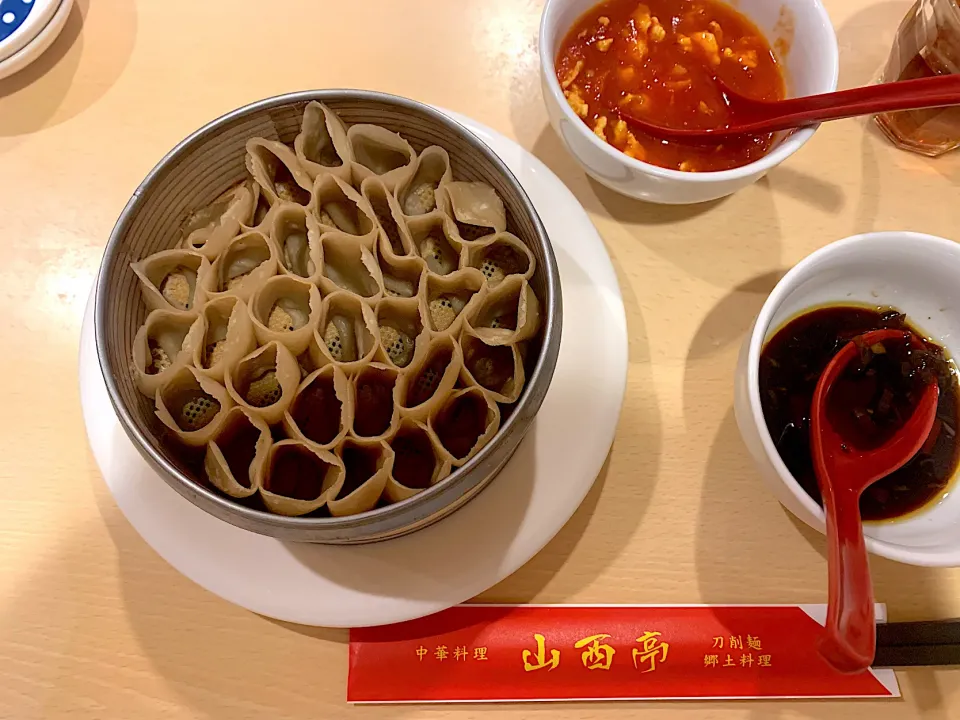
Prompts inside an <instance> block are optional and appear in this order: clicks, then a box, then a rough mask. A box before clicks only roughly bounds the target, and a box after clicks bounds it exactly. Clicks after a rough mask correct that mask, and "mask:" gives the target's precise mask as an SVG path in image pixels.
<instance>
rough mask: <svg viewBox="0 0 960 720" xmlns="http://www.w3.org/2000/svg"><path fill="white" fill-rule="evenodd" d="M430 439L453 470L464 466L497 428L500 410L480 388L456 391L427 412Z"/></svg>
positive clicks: (495, 432)
mask: <svg viewBox="0 0 960 720" xmlns="http://www.w3.org/2000/svg"><path fill="white" fill-rule="evenodd" d="M428 428H429V430H430V436H431V438H432V439H433V441H434V445H435V447H436V448H437V450H438V451H439V453H440V455H441V456H442V457H444V458H445V459H446V460H449V461H450V463H451V464H452V465H453V466H455V467H460V466H461V465H463V464H465V463H466V462H467V461H468V460H469V459H470V458H472V457H473V456H474V455H476V454H477V453H478V452H480V450H481V449H482V448H483V447H484V445H486V444H487V443H488V442H490V439H491V438H492V437H493V436H494V435H496V434H497V430H499V429H500V408H499V407H497V404H496V403H495V402H494V401H493V400H492V399H491V398H490V396H489V395H488V394H487V393H485V392H483V390H481V389H480V388H477V387H471V388H465V389H463V390H457V391H455V392H453V393H452V394H451V395H449V396H448V397H447V398H445V401H444V402H443V403H439V404H437V406H436V407H435V408H434V409H433V410H432V412H431V413H430V418H429V422H428Z"/></svg>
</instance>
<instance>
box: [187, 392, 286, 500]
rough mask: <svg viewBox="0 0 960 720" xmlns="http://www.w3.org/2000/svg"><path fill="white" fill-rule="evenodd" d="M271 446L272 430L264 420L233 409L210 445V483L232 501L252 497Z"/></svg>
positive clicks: (206, 466)
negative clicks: (232, 498) (232, 499)
mask: <svg viewBox="0 0 960 720" xmlns="http://www.w3.org/2000/svg"><path fill="white" fill-rule="evenodd" d="M272 445H273V437H272V436H271V434H270V428H269V427H268V426H267V424H266V423H265V422H263V420H262V419H260V418H259V417H257V416H256V415H252V414H251V413H249V412H247V411H246V410H244V409H243V408H241V407H237V406H234V407H232V408H230V409H229V410H228V411H227V413H226V415H225V416H224V419H223V422H222V423H221V424H220V426H219V427H218V428H217V431H216V432H215V433H214V435H213V437H212V438H210V441H209V442H208V443H207V450H206V454H205V455H204V458H203V471H204V473H205V474H206V476H207V480H209V481H210V483H211V484H212V485H213V486H214V487H216V488H217V489H219V490H220V491H221V492H223V493H224V494H226V495H229V496H230V497H234V498H245V497H250V496H251V495H253V494H254V493H255V492H257V490H259V482H260V479H261V478H260V469H261V467H262V466H263V463H264V462H266V459H267V453H268V451H269V450H270V447H271V446H272Z"/></svg>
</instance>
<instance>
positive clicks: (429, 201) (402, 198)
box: [396, 145, 453, 215]
mask: <svg viewBox="0 0 960 720" xmlns="http://www.w3.org/2000/svg"><path fill="white" fill-rule="evenodd" d="M452 180H453V174H452V172H451V171H450V156H449V155H447V151H446V150H444V149H443V148H442V147H437V146H436V145H431V146H430V147H428V148H425V149H424V151H423V152H422V153H420V155H419V156H417V161H416V170H415V171H414V173H413V175H412V176H411V178H410V179H409V180H408V181H406V182H404V183H402V184H401V185H398V186H397V191H396V196H397V200H398V201H399V203H400V208H401V210H402V211H403V213H404V215H425V214H426V213H428V212H432V211H433V210H436V209H437V198H436V194H437V188H438V187H440V184H441V183H444V182H450V181H452Z"/></svg>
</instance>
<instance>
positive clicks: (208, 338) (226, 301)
mask: <svg viewBox="0 0 960 720" xmlns="http://www.w3.org/2000/svg"><path fill="white" fill-rule="evenodd" d="M188 343H189V349H190V362H191V363H192V364H193V366H194V367H195V368H196V369H197V372H199V373H200V374H201V375H206V376H207V377H209V378H211V379H213V380H216V381H217V382H218V383H222V382H223V380H224V375H225V374H226V371H227V368H228V367H230V366H233V365H235V364H236V363H238V362H239V361H240V359H241V358H243V357H244V356H246V355H248V354H250V353H251V352H253V350H254V349H255V348H256V347H257V339H256V337H255V336H254V334H253V322H252V321H251V320H250V313H249V312H248V311H247V305H246V303H245V302H243V300H241V299H240V298H237V297H234V296H232V295H226V296H223V297H218V298H216V299H215V300H210V301H208V302H206V303H204V305H203V309H202V310H201V311H200V315H199V316H198V317H197V319H196V320H195V321H194V322H193V325H192V326H191V327H190V333H189V335H188Z"/></svg>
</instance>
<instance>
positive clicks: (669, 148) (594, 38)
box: [540, 0, 839, 205]
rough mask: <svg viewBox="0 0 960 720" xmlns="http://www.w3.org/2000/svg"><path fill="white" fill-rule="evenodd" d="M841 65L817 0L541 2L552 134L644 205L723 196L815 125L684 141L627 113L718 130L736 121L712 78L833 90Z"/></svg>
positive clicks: (593, 172)
mask: <svg viewBox="0 0 960 720" xmlns="http://www.w3.org/2000/svg"><path fill="white" fill-rule="evenodd" d="M734 5H735V7H734ZM838 64H839V51H838V47H837V37H836V34H835V33H834V30H833V26H832V25H831V24H830V19H829V17H828V16H827V13H826V11H825V10H824V8H823V6H822V5H821V4H820V2H819V1H818V0H780V2H771V0H736V1H735V3H734V4H727V3H724V2H721V0H642V1H640V0H604V2H600V3H597V2H596V0H547V3H546V7H545V8H544V11H543V17H542V19H541V23H540V66H541V80H542V85H543V97H544V100H545V102H546V104H547V111H548V114H549V116H550V123H551V124H552V125H553V128H554V130H556V132H557V134H558V135H559V136H560V138H561V139H562V140H563V143H564V144H565V145H566V147H567V149H568V150H569V151H570V153H571V154H572V155H573V156H574V157H575V158H576V159H577V161H578V162H579V163H580V164H581V165H582V166H583V168H584V170H586V172H587V173H588V174H589V175H590V176H591V177H593V178H594V179H596V180H597V181H598V182H600V183H602V184H604V185H606V186H607V187H609V188H611V189H613V190H616V191H617V192H620V193H622V194H624V195H628V196H630V197H633V198H638V199H640V200H646V201H648V202H657V203H664V204H671V205H680V204H689V203H698V202H706V201H709V200H716V199H717V198H721V197H725V196H727V195H730V194H732V193H734V192H736V191H737V190H739V189H741V188H743V187H746V186H747V185H750V184H751V183H754V182H756V181H757V180H759V179H760V178H762V177H763V176H764V175H765V174H766V173H767V172H768V171H769V170H771V169H772V168H774V167H776V166H777V165H779V164H780V163H781V162H783V161H784V160H786V159H787V158H788V157H790V156H791V155H792V154H793V153H795V152H796V151H797V150H799V149H800V148H801V147H802V146H803V145H804V143H806V142H807V140H809V139H810V138H811V137H812V136H813V133H814V132H815V131H816V129H817V128H816V126H811V127H807V128H802V129H799V130H796V131H793V132H790V133H777V134H775V135H764V136H753V137H737V138H734V139H719V138H718V139H717V140H716V141H710V142H700V143H691V142H676V141H672V140H671V141H666V140H662V139H660V138H657V137H654V136H652V135H648V134H645V133H643V132H642V131H640V130H639V128H637V127H636V126H634V125H632V123H631V122H630V121H629V120H628V119H627V118H628V117H630V116H632V117H636V118H640V119H643V120H647V121H649V122H652V123H654V124H658V125H665V126H668V127H692V128H709V127H722V126H725V125H728V124H732V123H735V122H736V121H737V116H736V113H735V111H734V110H732V109H731V108H730V107H729V106H728V104H727V103H726V100H725V98H724V95H723V93H722V91H721V90H720V86H719V85H718V83H717V79H720V80H722V82H723V83H725V84H726V85H727V86H729V87H731V88H732V89H733V90H735V91H737V92H739V93H741V94H743V95H747V96H749V97H752V98H756V99H761V100H778V99H782V98H784V97H793V96H802V95H815V94H820V93H827V92H832V91H834V90H836V88H837V73H838Z"/></svg>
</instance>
